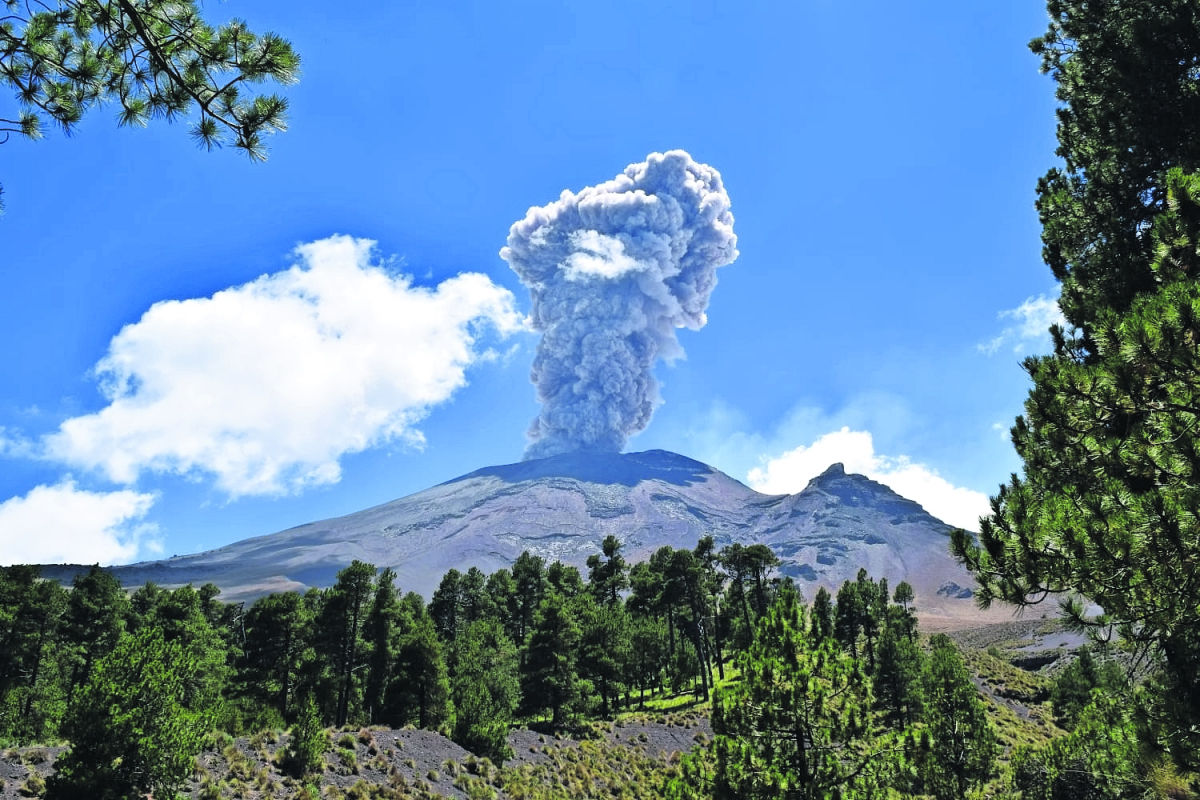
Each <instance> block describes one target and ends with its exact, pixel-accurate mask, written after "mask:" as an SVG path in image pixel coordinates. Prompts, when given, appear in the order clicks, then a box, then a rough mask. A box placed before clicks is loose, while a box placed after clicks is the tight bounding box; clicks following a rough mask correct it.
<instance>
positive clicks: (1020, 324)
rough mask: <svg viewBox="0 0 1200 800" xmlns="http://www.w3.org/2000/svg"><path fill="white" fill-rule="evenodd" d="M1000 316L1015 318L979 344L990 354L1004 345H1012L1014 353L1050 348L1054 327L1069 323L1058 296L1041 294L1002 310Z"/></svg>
mask: <svg viewBox="0 0 1200 800" xmlns="http://www.w3.org/2000/svg"><path fill="white" fill-rule="evenodd" d="M999 318H1000V319H1009V320H1013V324H1012V325H1009V326H1007V327H1005V328H1004V330H1002V331H1001V332H1000V334H999V335H998V336H996V338H994V339H992V340H991V341H988V342H985V343H983V344H981V345H978V348H979V351H980V352H981V353H985V354H987V355H989V356H991V355H995V354H996V353H997V352H999V350H1000V348H1002V347H1008V346H1010V345H1011V346H1012V350H1013V352H1014V353H1028V352H1032V351H1033V350H1043V351H1045V350H1049V349H1050V333H1049V331H1050V326H1051V325H1061V326H1064V327H1065V326H1066V324H1067V321H1066V318H1064V317H1063V314H1062V311H1061V310H1060V309H1059V307H1058V299H1057V298H1052V297H1046V296H1045V295H1038V296H1037V297H1030V298H1028V299H1026V300H1025V302H1024V303H1021V305H1019V306H1017V307H1016V308H1010V309H1008V310H1007V311H1001V312H1000V314H999Z"/></svg>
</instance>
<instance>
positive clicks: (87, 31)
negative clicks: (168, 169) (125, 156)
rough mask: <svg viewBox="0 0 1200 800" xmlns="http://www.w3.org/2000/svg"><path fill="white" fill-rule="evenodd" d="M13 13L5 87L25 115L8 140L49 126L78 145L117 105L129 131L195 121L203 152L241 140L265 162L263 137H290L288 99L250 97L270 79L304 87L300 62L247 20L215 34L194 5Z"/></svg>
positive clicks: (1, 61) (6, 123) (13, 9)
mask: <svg viewBox="0 0 1200 800" xmlns="http://www.w3.org/2000/svg"><path fill="white" fill-rule="evenodd" d="M7 6H8V7H7V10H6V16H5V17H4V20H3V22H0V81H2V82H3V84H4V85H6V86H8V87H9V88H11V89H12V91H13V94H14V96H15V98H16V101H17V107H18V109H19V111H18V114H17V117H16V118H15V119H12V118H8V119H5V118H0V133H5V134H7V133H16V134H18V135H21V136H25V137H26V138H29V139H38V138H41V136H42V133H43V118H45V119H47V120H48V121H50V122H53V123H55V124H57V125H58V126H60V127H61V128H62V130H63V131H64V132H65V133H67V134H68V135H69V134H70V133H71V132H72V131H73V130H74V129H75V126H76V125H77V124H78V123H79V121H80V120H81V119H82V118H83V115H84V114H85V113H87V112H88V111H89V110H90V109H92V108H93V107H95V106H97V105H100V104H103V103H106V102H114V101H115V103H116V105H117V106H118V107H119V112H118V115H117V121H118V124H119V125H122V126H125V125H145V124H146V123H147V122H148V121H149V120H150V119H151V118H152V117H161V118H164V119H166V120H168V121H173V120H176V119H179V118H181V117H184V116H186V115H188V114H189V113H191V112H193V111H196V112H198V119H196V121H195V122H194V123H193V124H192V126H191V135H192V137H193V138H194V139H196V141H197V142H198V143H200V144H201V145H204V146H205V147H207V148H208V149H209V150H211V149H213V147H216V146H219V145H220V144H221V143H222V141H223V140H224V137H225V136H226V135H232V137H233V140H232V144H233V146H234V147H236V148H238V149H240V150H243V151H244V152H246V153H247V154H248V155H249V156H250V157H251V158H253V159H257V160H262V159H264V158H265V157H266V149H265V145H264V142H263V137H264V136H265V135H267V134H270V133H273V132H275V131H282V130H285V129H286V127H287V119H286V112H287V105H288V103H287V100H286V99H284V98H282V97H279V96H278V95H273V94H272V95H258V96H255V97H248V96H247V95H246V94H245V93H244V92H243V90H244V89H245V87H246V86H247V85H248V84H249V83H258V82H260V81H262V80H264V79H271V80H274V81H277V82H278V83H281V84H289V83H293V82H295V81H296V79H297V77H298V74H299V66H300V57H299V56H297V55H296V54H295V53H294V52H293V51H292V47H291V45H290V44H289V43H288V42H287V41H286V40H284V39H282V38H280V37H279V36H277V35H276V34H273V33H267V34H264V35H262V36H255V35H254V34H252V33H251V32H250V31H249V29H248V28H247V27H246V24H245V23H244V22H242V21H240V20H233V21H231V22H229V23H227V24H225V25H221V26H218V27H213V26H211V25H209V24H208V23H207V22H205V20H204V18H203V16H202V15H201V13H200V9H199V8H197V6H196V4H195V3H194V2H193V1H192V0H185V1H184V2H179V1H178V0H172V1H171V2H167V1H166V0H147V1H146V2H137V3H132V2H128V1H127V0H95V1H94V2H85V1H84V0H64V1H63V2H59V3H56V4H54V5H53V6H49V5H46V6H25V5H22V4H18V3H8V4H7ZM5 138H7V136H5Z"/></svg>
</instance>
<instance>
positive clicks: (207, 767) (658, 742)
mask: <svg viewBox="0 0 1200 800" xmlns="http://www.w3.org/2000/svg"><path fill="white" fill-rule="evenodd" d="M711 734H712V729H711V727H710V726H709V724H708V720H707V719H705V718H704V717H702V716H701V715H699V714H695V713H691V714H674V715H647V716H642V717H631V718H629V719H626V720H622V721H618V722H615V723H593V724H592V725H591V726H589V727H588V728H585V729H582V730H579V731H576V732H575V733H574V735H568V734H566V733H563V732H561V731H560V732H558V733H545V732H538V731H535V730H516V731H513V732H512V733H511V734H510V736H509V742H510V744H511V745H512V748H513V751H514V756H513V758H512V760H510V761H508V762H507V763H505V764H504V766H503V768H500V767H497V766H496V765H494V764H492V763H490V762H489V761H487V760H486V759H476V758H475V757H474V756H473V755H471V754H470V753H468V752H467V751H466V750H464V749H463V748H461V747H459V746H458V745H457V744H455V743H454V742H452V741H450V740H449V739H447V738H445V737H444V736H441V735H439V734H437V733H434V732H432V731H422V730H413V729H405V730H386V729H378V728H372V729H367V728H364V729H360V730H347V731H336V732H331V734H330V747H329V750H328V751H327V752H326V754H325V770H324V773H323V774H322V775H321V776H320V778H319V780H318V781H317V783H318V784H319V786H320V790H321V791H320V795H316V794H310V793H308V792H307V790H306V789H305V788H304V787H303V786H302V785H301V783H300V782H298V781H296V780H295V779H294V778H292V777H290V776H288V775H287V774H285V772H284V771H282V770H281V769H280V767H279V765H278V762H279V761H280V759H279V757H278V756H277V755H276V754H277V753H278V754H279V755H282V750H283V748H284V747H285V746H286V744H287V737H286V735H283V734H278V733H271V732H264V733H262V734H259V735H257V736H254V737H251V738H248V739H237V740H234V739H232V738H229V737H225V738H221V737H219V736H214V737H213V738H212V740H211V741H210V742H209V745H208V747H207V748H206V749H205V751H204V752H203V753H202V754H201V755H200V757H199V758H198V759H197V767H196V772H195V774H194V775H193V776H192V780H191V782H190V783H189V784H188V785H187V786H185V787H184V793H183V796H184V797H187V798H196V799H197V800H217V799H218V798H246V800H265V799H266V798H281V799H286V800H292V799H293V798H294V799H295V800H316V798H317V797H321V798H329V799H330V800H338V798H346V799H347V800H370V799H371V798H414V799H417V798H435V797H444V798H465V799H466V800H477V799H478V798H514V800H515V798H537V797H542V796H547V797H550V796H553V797H591V796H600V795H603V796H606V797H607V796H614V793H615V795H616V796H630V797H642V796H647V797H652V796H653V795H652V794H651V795H647V794H645V791H646V790H648V789H649V788H650V786H649V778H650V777H651V775H650V773H661V772H664V771H671V770H672V769H673V765H674V764H675V763H677V762H678V760H679V757H680V755H681V754H682V753H684V752H686V751H688V750H690V749H691V748H692V747H695V746H697V745H698V744H701V743H706V742H707V741H708V740H709V738H710V737H711ZM64 749H65V748H61V747H57V748H52V747H41V748H25V749H14V750H9V751H6V752H3V753H0V800H9V799H10V798H13V799H14V800H15V799H16V798H23V797H37V796H40V794H41V792H42V789H43V787H44V782H45V779H46V778H48V777H49V776H50V775H51V774H52V773H53V771H54V760H55V758H57V757H58V755H59V754H61V753H62V752H63V750H64ZM350 754H353V755H352V756H351V755H350ZM621 784H625V785H624V786H621ZM639 784H645V785H644V786H639ZM621 789H625V790H627V791H626V792H625V794H624V795H622V794H621V793H620V790H621Z"/></svg>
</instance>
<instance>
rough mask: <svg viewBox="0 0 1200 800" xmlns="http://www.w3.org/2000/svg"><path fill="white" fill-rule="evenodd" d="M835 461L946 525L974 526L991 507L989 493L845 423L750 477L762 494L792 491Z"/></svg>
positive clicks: (758, 468)
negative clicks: (881, 451)
mask: <svg viewBox="0 0 1200 800" xmlns="http://www.w3.org/2000/svg"><path fill="white" fill-rule="evenodd" d="M839 461H840V462H841V463H842V464H843V465H844V466H845V468H846V471H847V472H854V473H858V474H860V475H866V476H867V477H868V478H870V479H871V480H874V481H878V482H879V483H882V484H884V485H886V486H888V487H890V488H891V489H892V491H894V492H896V493H897V494H899V495H902V496H903V497H907V498H908V499H910V500H915V501H916V502H918V503H920V504H921V505H922V506H923V507H924V508H925V510H926V511H928V512H929V513H930V514H932V515H934V516H935V517H937V518H938V519H940V520H942V521H943V522H946V523H948V524H950V525H955V526H958V527H961V528H966V529H968V530H972V531H974V530H978V528H979V517H981V516H983V515H985V514H987V513H989V511H990V507H989V505H988V498H987V495H985V494H983V493H982V492H976V491H974V490H972V489H965V488H963V487H960V486H955V485H953V484H952V483H950V482H949V481H947V480H946V479H945V478H943V477H941V476H940V475H938V474H937V472H936V471H935V470H933V469H931V468H929V467H927V466H925V465H924V464H917V463H914V462H913V461H911V460H910V459H909V458H908V456H895V457H891V456H883V455H878V454H876V453H875V445H874V442H873V440H872V438H871V434H870V433H869V432H867V431H852V430H850V428H848V427H847V428H842V429H841V430H837V431H833V432H832V433H827V434H825V435H823V436H821V437H819V438H817V440H816V441H814V442H813V443H812V444H811V445H809V446H807V447H805V446H803V445H802V446H800V447H797V448H796V449H794V450H789V451H788V452H786V453H784V454H783V455H781V456H778V457H777V458H771V459H767V460H766V461H765V462H764V464H763V466H762V467H757V468H755V469H752V470H750V474H749V476H748V482H749V484H750V486H751V487H753V488H754V489H756V490H758V491H760V492H764V493H766V494H794V493H796V492H799V491H800V490H801V489H803V488H804V487H805V486H806V485H808V482H809V481H810V480H812V479H813V478H815V477H816V476H817V475H820V474H821V473H822V472H824V471H825V470H826V469H827V468H828V467H829V465H830V464H833V463H836V462H839Z"/></svg>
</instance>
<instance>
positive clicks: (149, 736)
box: [48, 627, 218, 800]
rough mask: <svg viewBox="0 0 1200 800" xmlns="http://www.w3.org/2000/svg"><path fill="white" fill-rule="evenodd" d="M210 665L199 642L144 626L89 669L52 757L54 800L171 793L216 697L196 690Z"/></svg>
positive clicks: (188, 768) (188, 770)
mask: <svg viewBox="0 0 1200 800" xmlns="http://www.w3.org/2000/svg"><path fill="white" fill-rule="evenodd" d="M212 666H213V661H212V658H211V654H209V653H206V652H205V651H204V650H203V647H202V646H195V645H189V644H187V643H185V642H184V641H178V640H176V641H168V640H167V639H166V638H165V637H164V636H163V634H162V632H161V631H159V630H157V629H156V628H154V627H146V628H143V629H142V630H141V631H139V632H138V633H137V634H133V635H127V636H125V637H123V638H122V639H121V641H120V642H119V643H118V644H117V647H116V648H115V649H114V650H113V651H112V652H111V653H109V654H108V655H107V656H105V657H104V658H103V659H101V660H100V661H99V662H98V663H97V664H96V665H95V668H94V669H93V670H92V674H91V676H90V677H89V679H88V682H87V685H86V686H84V687H83V689H82V690H81V692H80V696H79V698H78V699H77V701H76V702H75V703H74V704H73V705H72V706H71V709H70V711H69V712H68V713H67V716H66V718H65V719H64V720H63V726H62V730H63V734H64V735H65V736H66V737H67V738H68V739H69V740H70V741H71V749H70V750H69V751H68V752H67V753H65V754H64V755H63V756H62V757H60V758H59V759H58V761H57V762H55V775H54V777H53V778H52V779H51V781H50V787H49V789H50V791H49V794H48V797H49V798H51V799H52V800H74V799H75V798H79V800H118V798H126V797H129V796H131V795H134V794H135V793H136V794H137V796H141V795H142V794H144V793H146V792H152V793H153V794H154V796H155V797H161V798H171V797H174V796H175V792H176V790H177V789H178V788H179V787H181V786H182V785H183V784H184V782H185V781H186V780H187V779H188V777H189V776H190V775H191V774H192V770H193V767H194V760H195V757H196V756H197V755H198V754H199V752H200V746H201V742H202V741H203V737H204V735H205V734H206V733H207V732H208V731H209V730H210V728H211V726H212V722H213V718H212V712H211V709H212V708H213V707H214V706H215V705H216V702H217V700H218V697H217V696H213V695H195V694H194V693H193V691H192V690H193V688H194V687H196V686H210V684H208V683H207V682H205V681H204V680H203V679H202V675H203V673H204V671H205V670H206V669H210V668H211V667H212Z"/></svg>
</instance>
